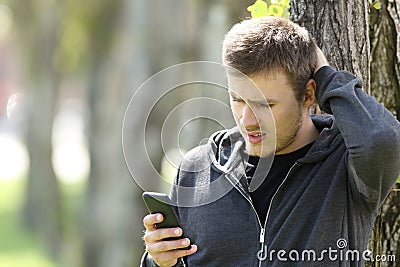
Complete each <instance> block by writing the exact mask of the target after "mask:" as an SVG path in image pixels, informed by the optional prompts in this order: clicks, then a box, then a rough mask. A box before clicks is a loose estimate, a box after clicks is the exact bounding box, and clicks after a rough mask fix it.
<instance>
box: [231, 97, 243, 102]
mask: <svg viewBox="0 0 400 267" xmlns="http://www.w3.org/2000/svg"><path fill="white" fill-rule="evenodd" d="M232 101H233V102H239V103H241V102H243V99H239V98H232Z"/></svg>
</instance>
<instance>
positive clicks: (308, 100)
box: [303, 79, 317, 109]
mask: <svg viewBox="0 0 400 267" xmlns="http://www.w3.org/2000/svg"><path fill="white" fill-rule="evenodd" d="M316 88H317V84H316V83H315V80H314V79H310V80H308V82H307V85H306V90H305V91H304V100H303V106H304V107H305V108H307V109H309V108H310V107H311V106H312V105H314V104H315V103H316V102H317V98H316V96H315V90H316Z"/></svg>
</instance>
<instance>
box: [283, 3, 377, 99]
mask: <svg viewBox="0 0 400 267" xmlns="http://www.w3.org/2000/svg"><path fill="white" fill-rule="evenodd" d="M290 5H291V7H290V19H291V20H292V21H294V22H296V23H298V24H299V25H301V26H303V27H305V28H306V29H307V30H308V31H309V32H310V33H311V34H312V35H313V36H314V37H315V38H316V41H317V44H318V46H319V47H320V48H321V49H322V51H323V52H324V53H325V55H326V57H327V59H328V61H329V63H330V64H331V65H332V66H334V67H335V68H337V69H341V70H348V71H350V72H353V73H355V74H356V75H357V76H359V77H361V78H362V79H363V81H364V84H363V88H364V90H365V91H367V92H368V93H369V88H370V86H369V77H370V72H369V62H370V46H369V32H368V8H369V6H368V1H363V0H358V1H331V0H324V1H319V0H298V1H294V0H291V1H290Z"/></svg>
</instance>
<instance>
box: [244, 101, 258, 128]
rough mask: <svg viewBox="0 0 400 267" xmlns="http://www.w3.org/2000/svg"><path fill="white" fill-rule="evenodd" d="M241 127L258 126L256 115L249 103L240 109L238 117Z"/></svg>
mask: <svg viewBox="0 0 400 267" xmlns="http://www.w3.org/2000/svg"><path fill="white" fill-rule="evenodd" d="M240 121H241V123H242V125H243V127H245V128H253V127H257V128H258V124H259V123H258V120H257V116H256V115H255V114H254V111H253V110H252V109H251V107H250V106H249V105H246V106H245V107H244V108H243V110H242V117H241V119H240Z"/></svg>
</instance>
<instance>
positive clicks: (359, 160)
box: [314, 66, 400, 211]
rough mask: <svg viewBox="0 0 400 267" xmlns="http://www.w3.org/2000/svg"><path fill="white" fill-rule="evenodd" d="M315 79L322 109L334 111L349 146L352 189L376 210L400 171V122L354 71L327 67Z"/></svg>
mask: <svg viewBox="0 0 400 267" xmlns="http://www.w3.org/2000/svg"><path fill="white" fill-rule="evenodd" d="M314 78H315V81H316V84H317V99H318V103H319V105H320V108H321V110H323V111H325V112H327V113H330V114H333V116H334V117H335V123H336V124H337V127H338V128H339V130H340V132H341V134H342V136H343V138H344V142H345V145H346V147H347V149H348V153H349V159H348V171H349V179H350V181H349V182H350V186H351V189H352V191H353V193H356V194H355V196H356V197H357V196H360V195H361V196H362V197H361V199H363V201H364V203H366V204H367V205H368V206H369V208H372V210H374V211H377V209H378V208H379V207H380V205H381V204H382V202H383V201H384V199H385V198H386V196H387V194H388V193H389V191H390V189H391V187H392V186H393V184H394V183H395V181H396V179H397V177H398V176H399V174H400V123H399V122H398V121H397V120H396V118H395V117H394V116H393V115H392V114H391V113H390V112H389V111H388V110H387V109H385V108H384V106H383V105H382V104H380V103H378V102H377V101H376V99H375V98H373V97H372V96H369V95H368V94H366V93H365V92H364V91H363V90H362V81H361V79H359V78H357V77H355V76H354V75H353V74H351V73H349V72H347V71H336V70H335V69H334V68H332V67H329V66H325V67H322V68H321V69H319V70H318V72H317V73H316V75H315V77H314Z"/></svg>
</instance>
